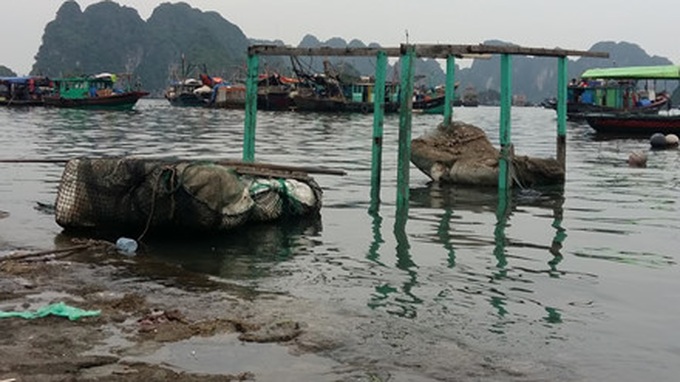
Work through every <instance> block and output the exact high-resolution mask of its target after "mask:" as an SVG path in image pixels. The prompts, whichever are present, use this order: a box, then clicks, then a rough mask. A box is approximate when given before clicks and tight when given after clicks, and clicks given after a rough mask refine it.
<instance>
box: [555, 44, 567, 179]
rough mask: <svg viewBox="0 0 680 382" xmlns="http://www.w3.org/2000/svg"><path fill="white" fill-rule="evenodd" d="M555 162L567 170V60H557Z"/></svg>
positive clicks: (564, 58) (561, 58)
mask: <svg viewBox="0 0 680 382" xmlns="http://www.w3.org/2000/svg"><path fill="white" fill-rule="evenodd" d="M557 161H558V162H559V163H560V166H562V170H566V169H567V58H566V57H558V58H557Z"/></svg>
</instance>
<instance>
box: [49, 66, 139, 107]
mask: <svg viewBox="0 0 680 382" xmlns="http://www.w3.org/2000/svg"><path fill="white" fill-rule="evenodd" d="M118 80H119V77H118V76H117V75H115V74H109V73H102V74H99V75H96V76H88V77H72V78H60V79H55V80H54V83H55V89H54V92H53V93H52V94H49V95H45V96H44V97H43V100H44V102H45V106H54V107H62V108H79V109H109V110H130V109H132V108H133V107H134V106H135V104H136V103H137V101H138V100H139V99H140V98H142V97H144V96H147V95H148V94H149V93H148V92H145V91H141V90H134V89H132V88H131V87H130V86H129V78H128V81H127V83H123V82H124V81H121V82H120V83H119V82H118ZM121 85H122V86H121Z"/></svg>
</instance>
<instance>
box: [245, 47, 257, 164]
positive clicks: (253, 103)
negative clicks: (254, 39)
mask: <svg viewBox="0 0 680 382" xmlns="http://www.w3.org/2000/svg"><path fill="white" fill-rule="evenodd" d="M258 71H259V58H258V56H257V55H255V54H249V55H248V78H247V79H246V117H245V127H244V134H243V161H244V162H254V161H255V125H256V121H257V80H258V78H257V75H258Z"/></svg>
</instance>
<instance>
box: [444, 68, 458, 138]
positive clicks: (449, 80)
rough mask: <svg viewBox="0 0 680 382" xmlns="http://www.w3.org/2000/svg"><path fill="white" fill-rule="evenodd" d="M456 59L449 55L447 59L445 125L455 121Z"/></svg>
mask: <svg viewBox="0 0 680 382" xmlns="http://www.w3.org/2000/svg"><path fill="white" fill-rule="evenodd" d="M455 70H456V58H455V57H454V56H452V55H449V56H448V57H447V58H446V84H445V85H444V125H446V126H448V125H450V124H451V120H452V119H453V96H454V93H455V91H456V81H455V78H456V77H455Z"/></svg>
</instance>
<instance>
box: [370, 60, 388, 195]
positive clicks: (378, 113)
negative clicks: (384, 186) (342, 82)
mask: <svg viewBox="0 0 680 382" xmlns="http://www.w3.org/2000/svg"><path fill="white" fill-rule="evenodd" d="M386 72H387V54H386V53H385V52H378V55H377V57H376V64H375V87H374V89H373V148H372V152H373V159H372V161H371V206H372V208H377V206H378V204H379V203H380V180H381V171H382V149H383V125H384V123H385V78H386V77H387V76H386Z"/></svg>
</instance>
